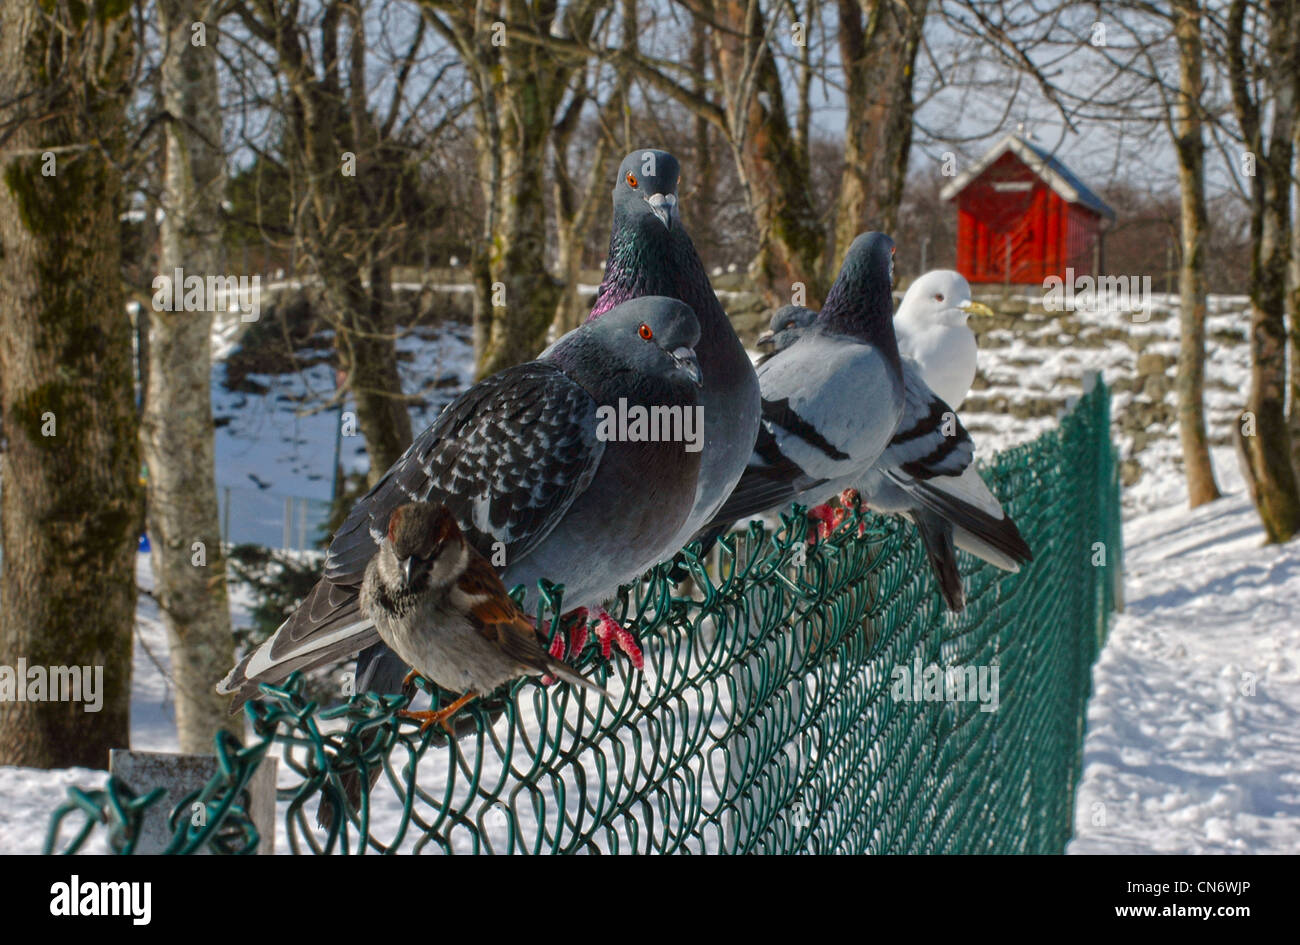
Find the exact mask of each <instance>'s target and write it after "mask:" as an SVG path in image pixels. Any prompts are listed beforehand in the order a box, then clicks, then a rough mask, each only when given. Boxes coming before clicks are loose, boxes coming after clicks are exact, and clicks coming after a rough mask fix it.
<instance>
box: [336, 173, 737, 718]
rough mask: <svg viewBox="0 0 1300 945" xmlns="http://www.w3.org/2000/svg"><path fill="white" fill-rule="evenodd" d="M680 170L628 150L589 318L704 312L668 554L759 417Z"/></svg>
mask: <svg viewBox="0 0 1300 945" xmlns="http://www.w3.org/2000/svg"><path fill="white" fill-rule="evenodd" d="M679 175H680V165H679V164H678V161H677V159H676V158H675V157H673V156H672V155H671V154H669V153H668V152H667V151H659V150H655V149H651V148H645V149H641V150H637V151H633V152H631V153H630V154H628V155H627V156H626V157H625V158H623V161H622V163H621V164H620V165H619V169H618V175H617V176H616V178H615V180H614V191H613V202H614V214H613V222H612V226H611V228H610V237H609V254H608V257H607V258H606V261H605V277H604V279H603V281H602V282H601V284H600V288H599V289H598V290H597V293H596V301H595V304H594V305H593V306H592V309H591V313H590V315H588V319H587V320H588V322H591V321H596V320H599V319H601V318H603V317H604V316H605V315H606V314H607V313H608V312H610V311H611V310H612V309H614V308H615V306H617V305H619V304H621V303H623V302H626V301H628V300H629V299H635V298H641V297H643V296H647V295H660V296H666V297H668V298H673V299H679V300H681V301H682V302H685V303H686V304H687V305H689V306H690V307H691V308H692V309H693V310H694V312H695V314H696V316H697V317H698V318H699V320H700V341H699V344H698V345H697V346H696V353H697V354H698V356H699V359H700V365H701V367H702V369H703V373H704V390H703V393H702V395H701V402H702V404H703V406H704V448H703V451H702V460H701V462H702V466H701V469H700V475H699V478H698V481H697V492H696V496H695V502H694V505H693V507H692V509H691V514H690V515H689V516H688V517H687V519H686V521H685V522H683V523H682V526H681V528H680V529H679V530H678V534H677V536H676V538H675V539H674V541H675V543H676V547H674V548H672V550H671V551H670V555H671V554H675V553H676V552H677V551H678V549H680V548H681V547H682V546H683V545H685V544H686V543H687V542H688V541H690V540H691V538H692V537H694V536H695V534H696V531H697V530H698V529H699V528H700V527H701V526H702V525H703V524H704V523H705V522H707V521H708V520H709V518H710V517H711V516H712V515H713V514H714V513H715V512H716V511H717V509H718V508H719V507H720V506H721V504H722V503H723V502H724V501H725V500H726V498H727V496H729V495H730V494H731V490H732V489H733V488H734V487H735V485H736V482H737V481H738V480H739V479H740V476H741V473H743V472H744V470H745V464H746V463H747V461H748V460H749V456H750V453H751V451H752V450H753V448H754V441H755V437H756V436H757V435H758V423H759V393H758V378H757V377H755V375H754V367H753V364H752V363H751V362H750V360H749V355H748V354H747V353H746V352H745V348H744V345H742V344H741V343H740V339H739V338H738V337H737V336H736V332H735V329H733V328H732V326H731V321H730V320H729V319H728V318H727V313H726V312H725V311H723V309H722V304H721V303H720V302H719V301H718V297H717V295H716V294H715V293H714V291H713V286H712V285H711V284H710V283H709V278H708V276H707V275H706V274H705V271H704V264H703V263H702V262H701V261H700V257H699V254H698V253H696V251H695V245H694V244H693V243H692V242H691V238H690V235H689V234H688V233H687V232H686V228H685V227H684V226H683V225H682V221H681V216H680V212H679V204H678V197H677V181H678V177H679ZM557 344H558V342H557ZM550 350H551V349H548V350H547V351H546V352H543V354H542V357H543V358H545V357H548V356H549V354H550ZM669 544H673V542H669ZM507 583H509V582H507ZM566 599H572V598H566ZM406 672H407V668H406V666H405V665H403V664H402V662H401V661H400V660H398V659H396V658H395V657H394V656H393V654H392V652H391V651H390V650H388V648H387V647H385V646H383V645H379V646H376V647H374V648H372V649H368V650H366V651H365V652H363V653H362V654H361V655H360V656H359V657H358V659H357V679H358V681H360V680H361V679H363V678H364V679H366V681H367V682H368V683H369V684H370V685H371V686H373V687H375V689H376V690H378V691H389V692H391V691H396V687H397V686H398V685H399V684H400V683H401V681H402V679H403V678H404V677H405V675H406Z"/></svg>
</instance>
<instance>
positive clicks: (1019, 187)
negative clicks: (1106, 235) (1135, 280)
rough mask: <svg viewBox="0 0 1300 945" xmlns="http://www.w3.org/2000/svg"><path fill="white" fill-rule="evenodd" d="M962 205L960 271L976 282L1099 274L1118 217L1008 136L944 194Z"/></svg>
mask: <svg viewBox="0 0 1300 945" xmlns="http://www.w3.org/2000/svg"><path fill="white" fill-rule="evenodd" d="M939 195H940V196H941V197H942V198H943V199H944V200H956V202H957V271H958V272H960V273H961V274H962V275H963V276H965V277H966V279H967V280H968V281H970V282H1012V283H1039V284H1041V283H1042V282H1043V280H1044V279H1046V278H1047V277H1048V276H1059V277H1061V278H1062V279H1065V278H1066V269H1067V268H1070V269H1073V270H1074V275H1075V276H1076V277H1077V276H1081V275H1096V274H1097V272H1096V270H1097V269H1098V268H1100V266H1101V249H1102V238H1103V229H1102V221H1103V220H1108V221H1112V222H1113V221H1114V219H1115V212H1114V211H1113V210H1111V208H1110V207H1108V206H1107V205H1106V203H1105V202H1104V201H1103V200H1102V199H1101V198H1100V197H1098V196H1097V195H1096V194H1094V193H1093V192H1092V191H1091V190H1089V189H1088V188H1087V187H1086V186H1085V185H1084V183H1083V181H1081V180H1079V178H1078V177H1076V176H1075V175H1074V174H1073V173H1071V171H1070V170H1069V168H1067V167H1066V166H1065V165H1064V164H1062V163H1061V162H1060V161H1059V160H1057V158H1056V157H1055V156H1053V155H1052V154H1050V153H1049V152H1047V151H1044V150H1043V149H1042V148H1040V147H1039V146H1038V145H1036V144H1034V143H1033V142H1032V141H1029V140H1028V139H1026V138H1024V137H1022V136H1021V135H1019V134H1009V135H1007V136H1006V137H1005V138H1003V139H1002V140H1001V141H999V142H998V143H997V144H995V145H994V146H993V148H992V149H991V150H990V151H989V152H988V153H987V154H985V155H984V157H982V158H980V160H979V161H978V162H976V164H975V165H974V166H973V167H971V168H969V169H967V170H966V171H965V172H964V173H962V174H959V175H957V176H956V177H954V178H953V179H952V181H951V182H950V183H948V184H947V186H945V187H944V188H943V190H941V191H940V192H939Z"/></svg>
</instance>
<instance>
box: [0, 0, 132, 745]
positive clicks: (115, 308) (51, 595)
mask: <svg viewBox="0 0 1300 945" xmlns="http://www.w3.org/2000/svg"><path fill="white" fill-rule="evenodd" d="M113 9H114V10H115V11H117V12H108V11H106V10H105V9H103V8H102V7H97V8H94V9H93V10H92V8H90V7H88V6H80V7H79V6H76V5H49V4H36V3H17V2H15V3H6V4H4V5H3V6H2V7H0V90H3V92H2V93H0V94H2V95H3V96H4V98H5V102H4V103H3V104H0V127H3V128H6V129H8V130H9V131H10V134H9V135H8V138H7V140H6V141H5V142H4V147H5V154H4V157H3V170H4V175H3V176H4V181H3V184H2V185H0V407H2V408H3V411H4V426H5V435H6V437H7V445H6V448H5V450H4V452H3V454H2V455H0V479H3V482H4V490H3V499H2V500H0V501H2V508H0V521H2V523H3V524H2V525H0V541H2V542H3V548H4V562H3V568H4V574H3V578H0V597H2V598H3V606H2V607H0V664H2V665H6V666H10V667H15V666H16V664H17V661H18V660H20V659H22V660H25V662H26V664H27V666H28V668H29V670H30V669H31V668H34V667H46V668H49V667H85V668H88V671H89V677H90V678H89V679H86V682H87V683H89V684H92V686H94V682H95V677H96V675H97V674H102V675H101V676H100V679H99V681H98V686H97V687H94V688H96V689H97V691H96V692H95V693H94V695H95V696H96V697H97V698H102V700H103V701H102V705H101V706H100V707H99V711H86V710H87V708H90V707H91V706H92V705H93V700H88V699H87V697H88V695H90V694H88V693H87V692H86V691H85V690H84V689H83V691H82V693H81V694H80V695H81V698H82V700H83V701H81V702H77V701H72V700H71V699H64V700H63V701H56V700H55V699H53V698H52V696H53V695H55V694H54V693H51V692H50V691H48V690H47V691H46V692H45V693H44V694H43V695H41V696H40V698H41V699H42V700H43V701H24V702H16V701H9V700H8V699H6V700H4V701H0V764H4V765H30V766H34V767H63V766H69V765H85V766H88V767H95V768H103V767H106V766H107V764H108V750H109V749H110V748H124V747H127V746H128V745H129V740H130V727H129V726H130V706H131V645H132V633H133V629H134V626H135V601H136V587H135V554H136V543H137V540H138V534H137V526H138V522H139V518H140V511H141V490H140V486H139V473H140V469H139V450H138V447H139V441H138V437H139V429H138V420H137V417H136V411H135V405H134V403H133V400H134V392H133V389H132V367H131V332H130V322H129V320H128V319H127V318H126V316H125V313H124V310H123V305H124V296H123V291H122V283H121V272H120V268H119V267H120V247H121V239H120V236H119V225H118V219H117V218H118V213H119V211H120V209H121V208H122V206H123V205H124V201H123V200H122V186H121V174H120V172H119V171H118V169H117V168H118V166H119V164H118V162H121V161H123V160H124V158H125V146H124V140H123V138H124V136H123V128H124V126H125V107H126V103H127V99H128V96H129V92H130V89H129V87H128V85H127V82H126V76H127V75H128V72H129V67H130V59H131V55H132V49H133V45H132V40H131V36H130V33H129V17H128V15H127V11H128V9H129V8H128V7H127V6H125V5H119V6H117V7H114V8H113ZM92 13H93V19H92V18H91V16H92ZM43 172H44V173H43ZM51 172H53V173H51ZM83 672H84V671H83ZM83 678H85V677H84V676H83ZM25 682H26V680H20V681H19V683H20V685H24V684H25ZM24 688H25V689H26V691H27V695H28V696H30V697H36V696H37V695H38V693H37V692H36V691H34V690H33V689H31V688H30V687H26V686H24Z"/></svg>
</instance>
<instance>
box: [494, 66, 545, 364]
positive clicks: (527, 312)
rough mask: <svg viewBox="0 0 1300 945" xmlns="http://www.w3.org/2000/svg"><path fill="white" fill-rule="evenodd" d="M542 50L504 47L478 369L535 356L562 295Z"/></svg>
mask: <svg viewBox="0 0 1300 945" xmlns="http://www.w3.org/2000/svg"><path fill="white" fill-rule="evenodd" d="M538 55H539V53H538V51H537V50H536V49H535V48H533V47H527V46H525V45H524V44H523V43H516V44H515V45H514V46H504V47H501V57H502V61H503V63H504V64H505V68H504V82H503V83H502V85H501V87H500V88H499V89H498V91H497V94H498V96H499V116H500V124H499V126H498V127H499V128H500V132H501V135H500V138H499V140H498V141H497V142H491V141H485V142H482V144H481V146H487V147H497V148H499V149H500V160H501V183H500V187H501V190H500V193H499V194H498V195H496V199H497V200H498V201H499V204H498V205H499V211H498V213H497V214H496V230H495V232H494V233H493V236H492V245H491V248H490V250H489V252H488V274H489V278H490V287H489V296H488V299H487V300H486V304H485V306H484V309H483V312H484V315H485V316H486V332H485V339H484V345H483V347H481V348H479V349H478V350H477V351H476V352H475V354H476V356H477V359H478V376H479V377H486V376H487V375H489V374H495V373H496V372H497V371H501V370H504V369H505V368H508V367H511V366H512V365H515V364H519V363H521V362H523V361H528V360H531V359H532V358H535V357H536V356H537V355H538V354H539V353H540V352H541V350H542V348H543V347H545V342H546V330H547V329H548V328H549V327H550V325H551V320H552V319H553V318H554V317H555V313H556V310H557V308H558V306H559V303H560V298H561V295H562V287H561V285H560V283H559V282H558V281H556V280H555V279H554V278H552V277H551V274H550V272H549V271H548V269H547V266H546V244H547V226H546V224H547V219H546V199H545V194H546V188H547V180H546V176H547V173H546V171H547V167H548V162H547V159H546V146H547V142H548V140H549V138H550V132H551V122H552V120H553V117H554V114H555V111H554V110H555V106H556V103H555V102H553V101H551V100H550V99H551V96H550V95H549V94H548V93H550V92H552V91H553V89H552V88H550V87H549V86H550V84H549V83H548V82H547V81H545V80H544V79H543V78H542V77H541V75H540V74H539V70H538V69H537V68H536V65H537V63H536V62H535V60H536V58H537V57H538Z"/></svg>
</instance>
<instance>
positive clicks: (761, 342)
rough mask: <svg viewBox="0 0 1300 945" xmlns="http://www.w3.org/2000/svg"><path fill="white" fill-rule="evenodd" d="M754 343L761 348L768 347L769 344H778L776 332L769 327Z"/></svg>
mask: <svg viewBox="0 0 1300 945" xmlns="http://www.w3.org/2000/svg"><path fill="white" fill-rule="evenodd" d="M754 344H755V345H757V346H758V347H760V348H766V347H768V346H769V345H774V344H776V332H774V331H773V330H772V329H770V328H769V329H767V330H766V331H765V332H763V333H762V334H761V335H759V336H758V338H757V339H756V340H755V341H754Z"/></svg>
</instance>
